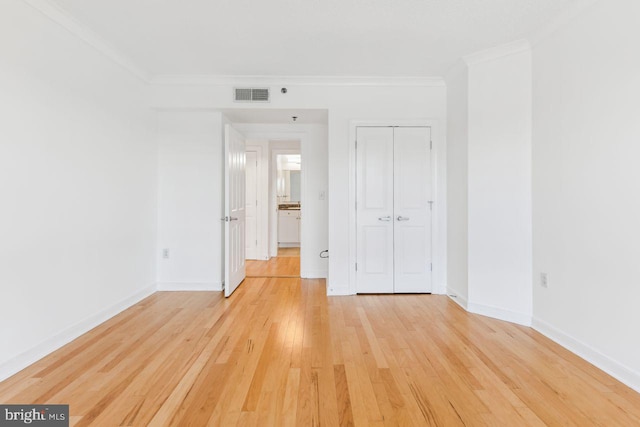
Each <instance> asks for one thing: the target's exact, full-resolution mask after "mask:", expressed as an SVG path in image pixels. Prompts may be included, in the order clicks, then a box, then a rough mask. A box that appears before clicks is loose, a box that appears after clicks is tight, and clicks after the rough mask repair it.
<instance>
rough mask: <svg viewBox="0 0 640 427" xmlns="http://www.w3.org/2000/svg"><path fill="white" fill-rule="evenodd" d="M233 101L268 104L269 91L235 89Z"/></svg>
mask: <svg viewBox="0 0 640 427" xmlns="http://www.w3.org/2000/svg"><path fill="white" fill-rule="evenodd" d="M234 99H235V101H238V102H269V89H268V88H241V87H237V88H235V90H234Z"/></svg>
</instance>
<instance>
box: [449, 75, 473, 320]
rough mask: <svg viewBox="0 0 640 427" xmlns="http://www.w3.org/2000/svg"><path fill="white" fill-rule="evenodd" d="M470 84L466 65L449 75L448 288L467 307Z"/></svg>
mask: <svg viewBox="0 0 640 427" xmlns="http://www.w3.org/2000/svg"><path fill="white" fill-rule="evenodd" d="M468 86H469V75H468V70H467V66H466V65H465V64H459V65H458V66H456V67H455V68H454V69H452V70H451V71H450V72H449V73H448V74H447V287H448V293H449V294H450V295H454V296H455V298H456V301H458V302H460V303H461V304H462V305H463V306H464V307H466V306H467V301H468V298H469V282H468V274H469V269H468V250H469V246H468V240H469V234H468V220H469V215H468V196H469V191H468V190H469V189H468V172H467V168H468V166H469V164H468V157H467V156H468V150H469V127H468V120H469V119H468V105H469V91H468Z"/></svg>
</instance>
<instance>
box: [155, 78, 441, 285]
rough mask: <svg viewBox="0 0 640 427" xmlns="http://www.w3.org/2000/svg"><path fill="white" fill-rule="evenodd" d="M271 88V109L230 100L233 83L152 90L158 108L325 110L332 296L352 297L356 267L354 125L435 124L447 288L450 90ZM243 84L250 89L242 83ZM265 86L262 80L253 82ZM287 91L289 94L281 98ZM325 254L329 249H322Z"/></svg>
mask: <svg viewBox="0 0 640 427" xmlns="http://www.w3.org/2000/svg"><path fill="white" fill-rule="evenodd" d="M284 80H285V81H284V82H283V84H282V85H276V84H271V87H272V92H271V93H272V99H271V102H270V103H268V104H260V105H257V106H256V105H248V104H237V103H234V102H233V101H232V94H233V91H232V88H233V86H234V85H233V84H231V83H230V84H222V83H220V84H198V83H197V82H193V83H191V84H186V83H179V84H157V85H154V87H153V92H152V97H153V100H152V104H153V105H154V106H156V107H158V108H184V109H190V110H198V109H227V108H240V107H243V108H245V107H250V108H296V109H304V108H308V109H327V110H328V111H329V126H328V140H329V147H328V148H329V149H328V160H327V161H328V165H329V170H328V181H329V187H328V192H327V194H328V197H329V199H328V209H329V215H328V216H329V218H328V224H329V225H328V230H329V231H328V241H329V248H328V249H329V251H330V258H329V278H328V290H329V292H330V293H333V294H340V293H349V292H350V288H349V277H350V273H351V272H352V271H351V270H353V269H354V268H355V264H354V263H352V262H351V261H350V258H349V256H350V254H349V243H350V239H349V236H350V231H351V228H350V227H352V226H353V224H351V225H350V223H349V218H350V206H349V180H350V176H349V170H350V169H349V167H350V159H349V148H350V144H353V143H354V141H350V139H349V132H350V123H351V121H352V120H392V121H393V120H417V119H432V120H433V121H434V123H436V127H435V128H434V130H433V138H434V144H435V150H436V153H437V156H438V163H437V179H436V185H437V192H436V197H437V199H436V207H435V209H436V217H437V218H439V221H440V223H439V225H438V231H437V233H436V235H435V236H434V259H435V264H436V271H435V272H434V273H435V274H434V276H435V277H434V284H435V286H434V287H435V289H436V290H439V291H441V292H444V290H445V287H446V196H445V192H446V144H445V141H446V128H445V122H446V89H445V87H444V85H442V84H435V85H429V84H427V85H406V86H401V85H398V86H390V85H370V86H364V85H363V86H343V85H325V84H304V85H303V84H298V85H296V84H288V83H287V82H286V79H284ZM241 84H242V85H247V86H251V82H249V83H248V84H247V82H246V80H243V81H242V83H241ZM254 84H258V85H261V86H264V83H263V82H262V83H261V82H260V81H256V82H254ZM280 86H286V87H287V88H288V89H289V90H288V92H287V94H282V93H280V90H279V88H280ZM323 249H326V248H323Z"/></svg>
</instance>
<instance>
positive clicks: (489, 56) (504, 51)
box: [462, 39, 531, 67]
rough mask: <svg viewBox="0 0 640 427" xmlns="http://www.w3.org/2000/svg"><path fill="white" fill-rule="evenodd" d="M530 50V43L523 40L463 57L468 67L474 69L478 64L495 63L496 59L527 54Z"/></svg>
mask: <svg viewBox="0 0 640 427" xmlns="http://www.w3.org/2000/svg"><path fill="white" fill-rule="evenodd" d="M530 49H531V44H530V43H529V41H528V40H525V39H521V40H516V41H513V42H511V43H507V44H503V45H500V46H496V47H492V48H491V49H486V50H482V51H480V52H475V53H472V54H470V55H467V56H464V57H462V60H463V61H464V62H465V63H466V64H467V66H469V67H472V66H474V65H476V64H482V63H484V62H489V61H495V60H496V59H500V58H504V57H505V56H509V55H514V54H516V53H521V52H526V51H527V50H530Z"/></svg>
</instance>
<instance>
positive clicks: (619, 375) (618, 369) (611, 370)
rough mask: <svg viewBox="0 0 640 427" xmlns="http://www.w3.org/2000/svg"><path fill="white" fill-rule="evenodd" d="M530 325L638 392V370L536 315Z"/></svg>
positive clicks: (639, 385)
mask: <svg viewBox="0 0 640 427" xmlns="http://www.w3.org/2000/svg"><path fill="white" fill-rule="evenodd" d="M532 327H533V329H535V330H536V331H538V332H540V333H541V334H542V335H544V336H546V337H547V338H549V339H551V340H553V341H554V342H556V343H557V344H560V345H561V346H562V347H564V348H566V349H567V350H569V351H570V352H572V353H574V354H576V355H578V356H580V357H581V358H583V359H584V360H586V361H587V362H589V363H591V364H593V365H594V366H596V367H597V368H599V369H602V370H603V371H604V372H606V373H607V374H609V375H611V376H612V377H614V378H615V379H617V380H619V381H621V382H623V383H624V384H626V385H628V386H629V387H631V388H632V389H634V390H635V391H637V392H640V373H639V372H636V371H634V370H633V369H631V368H629V367H627V366H625V365H623V364H622V363H620V362H618V361H617V360H614V359H611V358H610V357H609V356H606V355H605V354H603V353H601V352H600V351H598V350H596V349H595V348H593V347H591V346H589V345H587V344H585V343H583V342H582V341H580V340H578V339H577V338H574V337H572V336H571V335H569V334H567V333H564V332H562V331H561V330H559V329H557V328H555V327H553V326H551V325H550V324H548V323H547V322H545V321H544V320H541V319H539V318H537V317H534V318H533V326H532Z"/></svg>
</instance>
